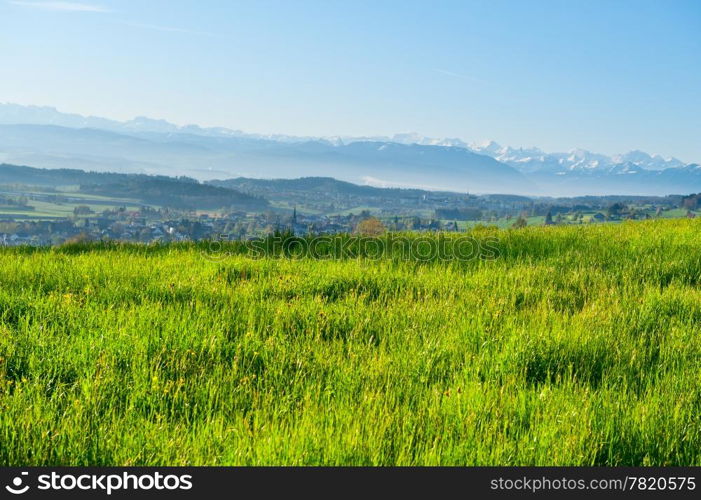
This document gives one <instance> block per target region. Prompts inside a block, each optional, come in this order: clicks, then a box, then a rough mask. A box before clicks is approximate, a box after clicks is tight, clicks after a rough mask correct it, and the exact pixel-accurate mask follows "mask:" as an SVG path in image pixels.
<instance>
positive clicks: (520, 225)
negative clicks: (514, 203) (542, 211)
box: [511, 215, 528, 229]
mask: <svg viewBox="0 0 701 500" xmlns="http://www.w3.org/2000/svg"><path fill="white" fill-rule="evenodd" d="M527 225H528V221H526V218H525V217H524V216H523V215H519V217H518V219H516V222H514V223H513V224H512V226H511V227H513V228H514V229H521V228H524V227H526V226H527Z"/></svg>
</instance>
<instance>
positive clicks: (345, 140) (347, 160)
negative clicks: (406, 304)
mask: <svg viewBox="0 0 701 500" xmlns="http://www.w3.org/2000/svg"><path fill="white" fill-rule="evenodd" d="M2 162H6V163H15V164H24V165H30V166H36V167H49V168H83V169H87V170H98V171H118V172H122V171H123V172H127V171H128V172H142V173H163V172H168V173H170V174H177V175H189V176H191V177H196V178H201V179H210V178H222V177H225V176H227V175H238V176H244V177H261V176H262V177H279V178H294V177H303V176H311V175H314V176H332V177H336V178H338V179H342V180H348V181H351V182H362V181H363V179H369V178H372V179H375V181H377V182H381V183H383V184H386V185H392V186H403V187H408V186H413V187H423V188H428V189H452V190H460V191H462V190H465V191H469V192H502V193H510V194H527V195H554V196H559V195H563V196H567V195H575V194H662V195H664V194H672V193H674V194H683V193H691V192H699V191H701V167H699V166H698V165H695V164H688V165H687V164H685V163H684V162H682V161H680V160H678V159H676V158H663V157H661V156H659V155H649V154H647V153H645V152H642V151H631V152H629V153H625V154H620V155H614V156H607V155H603V154H598V153H593V152H590V151H587V150H584V149H575V150H572V151H569V152H562V153H548V152H545V151H543V150H542V149H539V148H536V147H529V148H514V147H510V146H502V145H500V144H498V143H496V142H494V141H489V142H486V143H478V144H468V143H466V142H465V141H463V140H462V139H457V138H444V139H437V138H431V137H425V136H422V135H419V134H416V133H401V134H396V135H394V136H391V137H384V136H370V137H343V136H341V137H295V136H286V135H273V134H271V135H261V134H249V133H245V132H241V131H239V130H232V129H227V128H221V127H209V128H207V127H200V126H198V125H182V126H181V125H176V124H173V123H170V122H167V121H165V120H157V119H152V118H147V117H137V118H134V119H132V120H129V121H125V122H120V121H116V120H110V119H106V118H100V117H94V116H81V115H77V114H67V113H62V112H60V111H57V110H56V109H54V108H49V107H37V106H21V105H16V104H2V103H0V163H2ZM0 173H1V172H0Z"/></svg>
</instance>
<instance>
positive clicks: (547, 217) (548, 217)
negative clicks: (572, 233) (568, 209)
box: [545, 210, 553, 226]
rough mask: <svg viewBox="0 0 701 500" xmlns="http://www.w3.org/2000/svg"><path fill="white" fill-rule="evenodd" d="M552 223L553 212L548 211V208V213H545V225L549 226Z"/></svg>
mask: <svg viewBox="0 0 701 500" xmlns="http://www.w3.org/2000/svg"><path fill="white" fill-rule="evenodd" d="M552 223H553V214H552V213H550V210H548V213H547V214H545V225H546V226H549V225H551V224H552Z"/></svg>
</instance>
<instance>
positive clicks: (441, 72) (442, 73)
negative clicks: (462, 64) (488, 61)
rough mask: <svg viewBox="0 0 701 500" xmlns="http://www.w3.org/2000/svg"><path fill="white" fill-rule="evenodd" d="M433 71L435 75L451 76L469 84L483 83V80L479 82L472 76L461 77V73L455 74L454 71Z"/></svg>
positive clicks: (435, 69)
mask: <svg viewBox="0 0 701 500" xmlns="http://www.w3.org/2000/svg"><path fill="white" fill-rule="evenodd" d="M433 71H435V72H436V73H440V74H441V75H446V76H451V77H453V78H459V79H461V80H467V81H470V82H484V80H480V79H479V78H475V77H474V76H470V75H463V74H461V73H455V72H454V71H448V70H445V69H437V68H434V70H433Z"/></svg>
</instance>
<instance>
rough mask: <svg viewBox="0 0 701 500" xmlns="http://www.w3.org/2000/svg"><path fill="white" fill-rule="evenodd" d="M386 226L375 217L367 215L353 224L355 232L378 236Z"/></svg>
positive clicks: (383, 231)
mask: <svg viewBox="0 0 701 500" xmlns="http://www.w3.org/2000/svg"><path fill="white" fill-rule="evenodd" d="M386 230H387V228H385V225H384V224H383V223H382V222H381V221H380V220H379V219H378V218H377V217H368V218H366V219H363V220H361V221H360V222H358V224H357V225H356V226H355V232H356V233H357V234H362V235H363V236H380V235H382V234H384V233H385V231H386Z"/></svg>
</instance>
